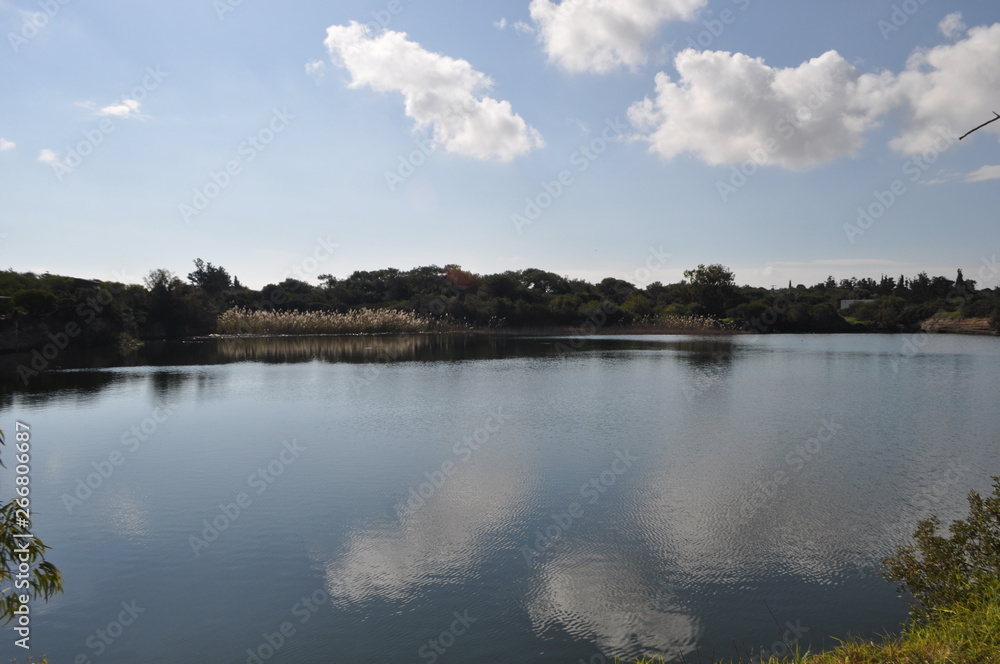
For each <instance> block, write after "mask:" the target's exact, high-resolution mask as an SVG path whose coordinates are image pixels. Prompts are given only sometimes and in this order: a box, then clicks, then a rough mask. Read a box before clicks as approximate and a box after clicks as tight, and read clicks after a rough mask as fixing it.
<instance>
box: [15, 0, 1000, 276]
mask: <svg viewBox="0 0 1000 664" xmlns="http://www.w3.org/2000/svg"><path fill="white" fill-rule="evenodd" d="M991 10H992V11H991ZM352 22H353V23H352ZM0 29H2V30H0V31H2V33H3V35H4V39H3V43H2V44H0V85H2V94H3V103H2V104H0V201H2V202H0V267H2V268H8V267H9V268H13V269H15V270H34V271H37V272H44V271H50V272H53V273H60V274H71V275H75V276H84V277H90V278H97V279H121V280H125V281H130V282H139V281H140V280H141V278H142V276H143V275H145V274H146V273H147V272H148V271H149V270H151V269H153V268H166V269H169V270H172V271H174V272H175V273H177V274H178V275H180V276H182V277H183V276H185V275H186V274H187V273H188V272H190V271H191V270H192V269H193V265H192V260H193V259H194V258H197V257H200V258H203V259H205V260H207V261H210V262H212V263H214V264H216V265H222V266H224V267H225V268H227V269H228V270H229V271H230V273H231V274H234V275H236V276H238V277H239V278H240V280H241V281H242V282H244V283H245V284H248V285H251V286H255V287H260V286H262V285H264V284H266V283H269V282H277V281H280V280H282V279H284V278H285V277H286V276H296V277H299V278H305V279H307V280H309V281H311V282H312V283H316V279H315V278H316V276H318V275H319V274H323V273H332V274H334V275H335V276H341V277H343V276H347V275H348V274H350V273H351V272H353V271H355V270H371V269H379V268H384V267H396V268H400V269H409V268H412V267H416V266H420V265H428V264H437V265H444V264H447V263H458V264H460V265H462V266H463V267H464V268H465V269H468V270H472V271H475V272H480V273H487V272H499V271H503V270H508V269H523V268H527V267H539V268H542V269H546V270H551V271H553V272H556V273H559V274H564V275H567V276H570V277H580V278H585V279H588V280H591V281H596V280H599V279H601V278H603V277H606V276H613V277H618V278H622V279H627V280H629V281H632V282H635V283H639V284H645V283H648V282H650V281H655V280H658V281H662V282H664V283H667V282H673V281H677V280H679V279H681V278H682V272H683V270H685V269H689V268H692V267H694V266H696V265H698V264H699V263H715V262H719V263H723V264H725V265H728V266H730V267H731V268H732V269H733V270H734V271H735V273H736V277H737V281H738V282H739V283H749V284H754V285H764V286H768V285H771V284H779V285H781V284H785V283H787V282H788V281H789V280H791V281H793V282H794V283H807V284H811V283H815V282H816V281H820V280H822V279H823V278H825V276H826V275H828V274H829V275H833V276H835V277H836V278H837V279H840V278H844V277H849V276H858V277H862V276H873V277H876V278H877V277H878V276H879V275H880V274H882V273H886V274H890V275H893V276H895V275H898V274H901V273H902V274H906V275H914V274H916V273H917V272H919V271H921V270H926V271H928V272H930V273H931V274H945V275H947V276H953V275H954V272H955V269H956V268H959V267H961V268H963V269H964V270H965V273H966V277H968V278H974V279H978V280H979V282H980V285H981V286H996V285H1000V272H998V271H997V269H996V268H992V269H991V268H987V267H985V266H986V265H991V266H992V265H995V261H994V260H993V257H994V256H995V255H996V254H997V253H998V249H1000V247H998V246H997V245H998V244H1000V243H998V235H997V233H996V231H995V228H996V211H997V208H998V203H1000V197H998V195H997V185H998V184H1000V183H998V180H1000V145H998V141H997V139H998V136H1000V122H998V123H996V124H994V125H990V126H989V127H987V128H985V129H983V130H981V131H979V132H977V133H975V134H973V135H972V136H971V137H969V138H967V139H965V140H963V141H961V142H956V141H955V139H956V138H957V136H958V135H959V134H962V133H964V132H965V131H968V130H969V129H971V128H972V127H974V126H976V125H978V124H980V123H981V122H985V121H986V120H988V119H990V118H991V117H993V115H992V113H993V110H994V109H996V110H998V111H1000V86H998V85H997V81H998V79H1000V18H998V12H997V10H996V7H995V5H994V3H987V2H970V1H964V2H963V1H959V2H953V3H947V4H944V3H935V2H933V1H932V0H924V1H923V2H921V1H920V0H907V1H906V2H889V1H876V2H871V1H865V2H861V1H860V0H859V1H853V0H852V1H848V2H840V3H804V2H791V1H771V2H767V3H765V2H763V0H562V1H561V2H553V1H551V0H519V1H517V2H510V1H508V2H499V1H483V2H465V3H459V2H444V1H434V0H420V1H419V2H418V1H416V0H374V1H369V2H360V1H339V2H336V3H333V2H325V3H317V2H301V1H287V2H282V3H277V2H263V1H262V0H242V1H239V0H197V1H195V0H175V1H174V2H171V3H141V2H134V1H133V2H125V1H124V0H122V1H115V0H106V1H95V2H81V1H80V0H0Z"/></svg>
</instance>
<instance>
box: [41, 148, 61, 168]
mask: <svg viewBox="0 0 1000 664" xmlns="http://www.w3.org/2000/svg"><path fill="white" fill-rule="evenodd" d="M38 161H40V162H42V163H43V164H48V165H50V166H66V162H64V161H63V160H62V159H60V158H59V155H58V154H56V151H55V150H50V149H48V148H45V149H44V150H42V151H41V152H39V153H38Z"/></svg>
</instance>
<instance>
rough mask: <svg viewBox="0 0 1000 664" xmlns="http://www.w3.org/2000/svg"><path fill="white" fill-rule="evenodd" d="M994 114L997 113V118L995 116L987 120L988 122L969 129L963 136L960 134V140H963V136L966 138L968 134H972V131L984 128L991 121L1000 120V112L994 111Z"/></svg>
mask: <svg viewBox="0 0 1000 664" xmlns="http://www.w3.org/2000/svg"><path fill="white" fill-rule="evenodd" d="M993 115H995V116H996V117H995V118H993V119H992V120H989V121H987V122H984V123H983V124H981V125H979V126H978V127H976V128H975V129H973V130H972V131H969V132H966V133H965V134H963V135H962V136H959V137H958V140H962V139H963V138H965V137H966V136H968V135H969V134H971V133H972V132H973V131H978V130H980V129H982V128H983V127H985V126H986V125H988V124H990V122H996V121H997V120H1000V113H997V112H996V111H993Z"/></svg>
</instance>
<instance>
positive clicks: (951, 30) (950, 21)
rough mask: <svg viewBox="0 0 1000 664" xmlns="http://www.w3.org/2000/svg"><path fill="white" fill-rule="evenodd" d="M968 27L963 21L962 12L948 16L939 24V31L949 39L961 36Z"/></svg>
mask: <svg viewBox="0 0 1000 664" xmlns="http://www.w3.org/2000/svg"><path fill="white" fill-rule="evenodd" d="M967 27H968V26H967V25H965V22H964V21H963V20H962V12H953V13H951V14H948V15H947V16H945V17H944V18H943V19H941V22H940V23H938V30H940V31H941V34H942V35H944V36H945V37H947V38H948V39H954V38H955V37H958V36H960V35H961V34H962V33H963V32H964V31H965V29H966V28H967Z"/></svg>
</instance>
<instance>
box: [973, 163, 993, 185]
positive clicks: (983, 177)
mask: <svg viewBox="0 0 1000 664" xmlns="http://www.w3.org/2000/svg"><path fill="white" fill-rule="evenodd" d="M966 180H967V181H968V182H986V181H987V180H1000V165H997V166H983V167H982V168H980V169H979V170H976V171H973V172H972V173H969V174H968V175H967V176H966Z"/></svg>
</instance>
